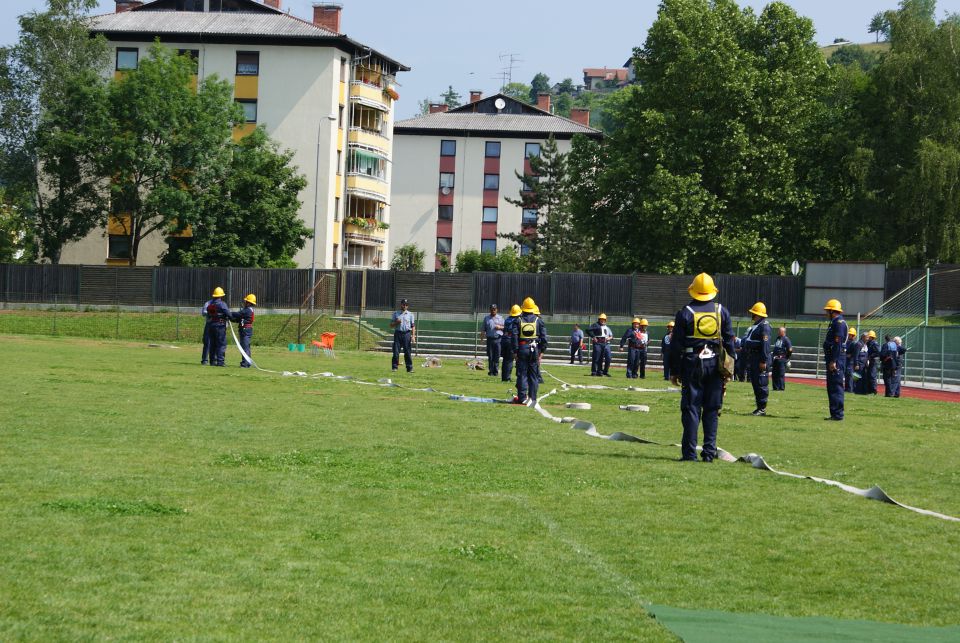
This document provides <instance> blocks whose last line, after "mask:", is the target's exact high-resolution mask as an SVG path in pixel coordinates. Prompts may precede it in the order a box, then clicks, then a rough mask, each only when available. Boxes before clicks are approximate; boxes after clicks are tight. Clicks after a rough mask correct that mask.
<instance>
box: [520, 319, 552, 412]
mask: <svg viewBox="0 0 960 643" xmlns="http://www.w3.org/2000/svg"><path fill="white" fill-rule="evenodd" d="M546 350H547V327H546V325H545V324H544V323H543V320H542V319H540V318H539V317H537V316H536V315H534V314H533V313H523V314H522V315H520V317H519V318H517V322H516V325H515V327H514V334H513V352H514V353H515V354H516V360H517V402H520V403H521V404H523V403H526V401H527V400H528V399H530V400H533V401H534V402H536V401H537V392H538V390H539V387H540V354H541V353H543V352H544V351H546Z"/></svg>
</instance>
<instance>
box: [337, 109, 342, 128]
mask: <svg viewBox="0 0 960 643" xmlns="http://www.w3.org/2000/svg"><path fill="white" fill-rule="evenodd" d="M337 127H338V128H339V129H343V105H341V106H340V108H339V109H338V110H337Z"/></svg>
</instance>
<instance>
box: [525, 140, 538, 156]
mask: <svg viewBox="0 0 960 643" xmlns="http://www.w3.org/2000/svg"><path fill="white" fill-rule="evenodd" d="M523 156H524V157H525V158H529V157H531V156H540V143H527V145H526V147H525V148H524V150H523Z"/></svg>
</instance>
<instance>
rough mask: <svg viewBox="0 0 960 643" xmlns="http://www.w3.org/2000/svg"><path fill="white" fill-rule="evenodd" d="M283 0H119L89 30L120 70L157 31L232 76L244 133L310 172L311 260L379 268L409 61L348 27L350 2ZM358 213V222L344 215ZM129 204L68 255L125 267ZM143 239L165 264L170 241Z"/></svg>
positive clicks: (211, 70) (303, 196)
mask: <svg viewBox="0 0 960 643" xmlns="http://www.w3.org/2000/svg"><path fill="white" fill-rule="evenodd" d="M280 1H281V0H264V2H263V3H261V2H258V1H257V0H155V1H153V2H137V1H133V0H118V1H117V3H116V13H112V14H106V15H101V16H95V17H93V18H92V19H91V21H90V31H91V32H92V33H94V34H102V35H103V36H105V37H106V38H107V40H108V41H109V42H110V45H111V47H112V48H113V49H114V57H113V60H114V65H113V69H111V70H109V73H110V74H123V73H124V72H125V71H126V70H130V69H136V68H137V65H138V62H139V60H140V59H141V58H142V57H143V56H145V55H147V52H148V49H149V48H150V46H151V45H152V44H153V42H154V40H155V39H159V40H160V42H161V43H163V44H164V45H166V46H168V47H171V48H175V49H178V50H179V51H181V52H189V53H190V54H191V55H192V56H193V58H194V59H195V60H196V62H197V77H198V79H202V78H204V77H206V76H209V75H211V74H217V75H218V76H220V77H221V78H226V79H228V80H230V81H231V82H232V83H233V85H234V96H235V99H236V101H237V102H238V103H240V104H241V105H242V106H243V109H244V112H245V114H246V121H247V122H246V124H245V125H243V126H240V127H239V128H238V129H237V131H236V132H235V136H237V137H240V136H243V135H244V134H245V133H247V132H249V131H252V129H253V128H255V127H256V126H258V125H262V126H264V127H265V128H266V131H267V132H268V133H269V135H270V136H271V137H272V138H273V139H274V140H276V141H278V143H279V144H280V146H281V147H282V148H285V149H289V150H292V151H293V153H294V156H293V161H292V162H293V163H294V164H295V165H296V166H297V167H298V168H299V170H300V172H301V173H302V174H304V175H305V176H306V178H307V187H306V189H304V190H303V192H301V193H300V200H301V207H300V218H301V219H302V220H303V221H304V223H305V224H306V226H307V227H308V228H309V229H310V230H312V231H313V233H314V234H313V239H311V240H308V242H307V245H306V246H305V247H304V248H303V249H302V250H301V251H300V252H299V253H298V254H297V256H296V257H295V260H296V262H297V264H298V265H299V266H301V267H316V268H336V267H339V266H342V265H345V264H349V265H355V266H365V267H370V268H378V267H381V266H382V265H384V260H385V257H386V255H387V252H388V248H389V235H388V231H387V228H388V227H389V226H388V222H389V220H390V214H389V212H390V207H389V203H390V180H391V170H390V168H391V162H392V160H393V146H392V126H393V120H394V118H393V114H394V101H395V100H396V99H397V98H398V95H397V92H396V88H395V86H394V79H395V77H396V74H397V73H398V72H401V71H409V67H406V66H404V65H402V64H401V63H399V62H397V61H396V60H393V59H392V58H390V57H388V56H386V55H384V54H382V53H380V52H378V51H376V50H374V49H371V48H370V47H368V46H367V45H364V44H362V43H359V42H357V41H355V40H352V39H351V38H349V37H347V36H346V35H345V34H343V33H342V32H341V29H340V18H341V5H337V4H328V3H314V4H313V16H312V19H311V20H303V19H301V18H297V17H296V16H293V15H291V14H289V13H286V12H284V11H282V10H281V6H280ZM347 221H350V222H352V223H345V222H347ZM124 230H125V226H124V220H123V215H122V213H118V214H117V215H116V216H115V217H113V218H112V220H111V221H110V223H109V225H108V228H107V229H106V230H98V231H95V232H93V233H91V234H90V235H89V236H88V237H87V238H86V239H84V240H82V241H80V242H78V243H75V244H71V245H70V246H68V247H67V248H65V249H64V251H63V255H62V257H61V261H62V262H63V263H78V264H103V263H107V264H117V265H125V264H126V263H127V260H128V257H129V251H130V249H129V240H128V237H127V236H126V235H125V234H124ZM170 242H173V243H181V244H186V243H189V239H188V238H187V239H183V238H181V239H166V238H163V237H162V236H160V235H156V236H155V237H153V238H150V237H148V238H147V239H145V240H144V242H143V245H142V246H141V249H140V256H139V261H138V262H139V263H140V264H141V265H151V264H155V263H156V262H157V261H158V259H159V257H160V256H161V255H162V254H163V252H164V251H165V250H166V249H167V247H168V243H170Z"/></svg>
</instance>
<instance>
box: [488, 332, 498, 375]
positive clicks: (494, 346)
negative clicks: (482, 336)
mask: <svg viewBox="0 0 960 643" xmlns="http://www.w3.org/2000/svg"><path fill="white" fill-rule="evenodd" d="M499 366H500V338H499V337H488V338H487V372H488V373H489V374H490V375H496V374H497V372H498V370H499Z"/></svg>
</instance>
